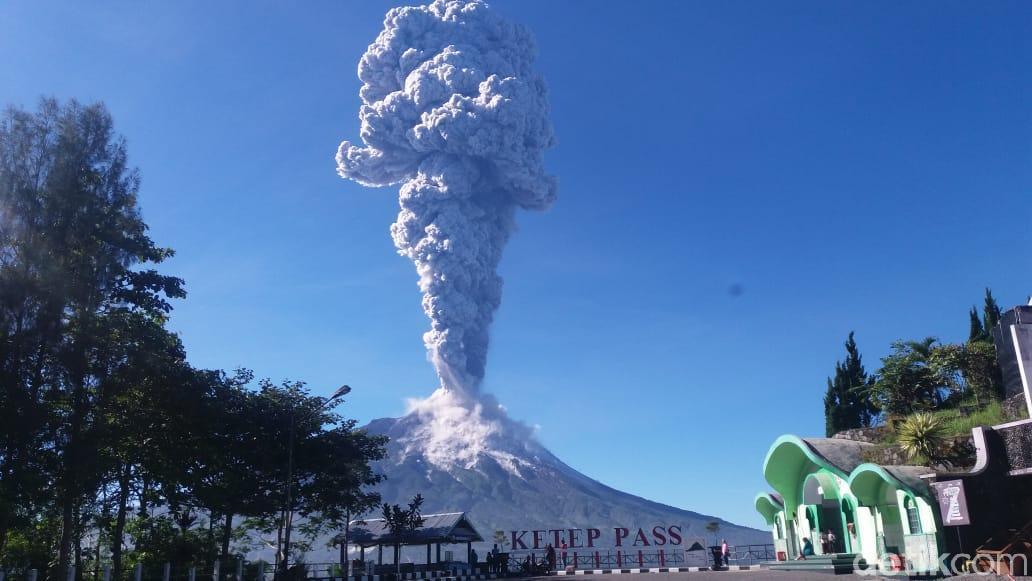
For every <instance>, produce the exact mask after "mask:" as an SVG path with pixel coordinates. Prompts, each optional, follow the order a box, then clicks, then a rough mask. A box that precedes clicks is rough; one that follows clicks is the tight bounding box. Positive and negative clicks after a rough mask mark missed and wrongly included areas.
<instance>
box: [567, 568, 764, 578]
mask: <svg viewBox="0 0 1032 581" xmlns="http://www.w3.org/2000/svg"><path fill="white" fill-rule="evenodd" d="M759 568H760V566H759V565H731V566H729V567H723V568H721V569H717V570H718V571H749V570H752V569H759ZM711 570H713V569H712V568H710V567H653V568H649V569H578V570H576V571H573V572H571V573H567V572H566V571H554V572H552V573H549V574H550V575H555V576H557V577H566V576H571V575H572V576H576V575H640V574H649V573H698V572H699V571H711Z"/></svg>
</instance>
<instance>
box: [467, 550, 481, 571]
mask: <svg viewBox="0 0 1032 581" xmlns="http://www.w3.org/2000/svg"><path fill="white" fill-rule="evenodd" d="M478 558H479V557H477V550H476V549H471V550H470V552H469V566H470V568H471V569H472V570H473V574H474V575H476V574H477V559H478Z"/></svg>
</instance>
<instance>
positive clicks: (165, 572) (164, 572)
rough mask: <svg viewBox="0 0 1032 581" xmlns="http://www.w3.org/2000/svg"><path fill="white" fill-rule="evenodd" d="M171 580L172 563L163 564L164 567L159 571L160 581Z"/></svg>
mask: <svg viewBox="0 0 1032 581" xmlns="http://www.w3.org/2000/svg"><path fill="white" fill-rule="evenodd" d="M171 579H172V563H165V566H164V567H163V568H162V569H161V581H170V580H171Z"/></svg>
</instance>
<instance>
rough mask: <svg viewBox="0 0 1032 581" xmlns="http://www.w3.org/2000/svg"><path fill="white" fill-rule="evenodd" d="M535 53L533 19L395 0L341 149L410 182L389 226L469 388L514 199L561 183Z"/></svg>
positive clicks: (468, 392) (340, 165)
mask: <svg viewBox="0 0 1032 581" xmlns="http://www.w3.org/2000/svg"><path fill="white" fill-rule="evenodd" d="M534 56H535V49H534V42H533V38H532V37H531V35H530V33H529V32H528V31H527V30H526V29H525V28H524V27H522V26H519V25H517V24H514V23H511V22H507V21H505V20H503V19H502V18H501V17H499V16H498V15H497V14H495V13H494V12H492V11H491V10H490V9H489V8H488V6H487V4H485V3H484V2H482V1H480V0H473V1H459V0H450V1H444V0H437V1H435V2H433V3H432V4H430V5H428V6H415V7H403V8H394V9H392V10H391V11H390V12H388V13H387V17H386V19H385V20H384V29H383V30H382V31H381V32H380V34H379V36H377V38H376V40H375V41H374V42H373V43H372V44H371V45H369V48H368V50H366V52H365V54H364V55H363V56H362V59H361V62H360V63H359V67H358V77H359V79H360V80H361V81H362V83H363V85H362V89H361V93H360V96H361V98H362V107H361V110H360V112H359V117H360V118H361V122H362V128H361V133H360V135H361V138H362V143H363V145H361V146H358V145H354V144H352V143H350V142H348V141H345V142H343V143H341V144H340V148H339V149H338V151H337V172H338V173H339V174H340V175H341V176H342V177H344V178H346V179H352V180H355V181H357V182H358V183H361V184H363V185H367V186H388V185H393V184H401V188H400V196H399V202H400V205H401V211H400V212H399V214H398V219H397V221H396V222H395V223H394V224H392V225H391V235H392V237H393V239H394V244H395V246H396V247H397V248H398V253H399V254H402V255H403V256H407V257H408V258H409V259H411V260H412V261H413V262H414V263H415V265H416V270H417V272H418V274H419V288H420V290H422V292H423V310H424V311H425V312H426V314H427V316H428V317H429V318H430V322H431V327H430V330H429V331H427V332H426V333H425V334H424V335H423V341H424V343H425V344H426V347H427V351H428V353H429V357H430V360H431V361H432V362H433V364H434V367H435V368H436V370H437V374H438V376H439V377H440V379H441V385H442V387H444V388H445V389H449V390H455V391H456V392H458V394H461V395H463V396H478V394H479V386H480V383H481V381H482V380H483V378H484V367H485V365H486V360H487V348H488V330H489V327H490V325H491V321H492V319H493V318H494V313H495V311H496V310H497V309H498V306H499V304H500V303H501V296H502V279H501V277H500V276H499V275H498V273H497V269H498V263H499V261H500V260H501V257H502V250H503V248H504V247H505V244H506V242H507V241H508V239H509V236H510V235H511V234H512V232H513V231H514V229H515V221H514V218H515V212H516V210H517V208H523V209H528V210H543V209H546V208H548V207H549V206H551V204H552V203H553V202H554V200H555V197H556V179H555V177H553V176H550V175H547V174H546V173H545V170H544V166H543V159H542V157H543V155H542V154H543V152H544V150H545V149H547V148H548V147H551V146H552V145H553V144H554V142H555V138H554V135H553V133H552V125H551V122H550V121H549V116H548V102H547V94H546V90H545V86H544V83H543V81H542V79H541V77H540V76H539V75H538V74H537V73H535V72H534V70H533V67H532V65H533V61H534Z"/></svg>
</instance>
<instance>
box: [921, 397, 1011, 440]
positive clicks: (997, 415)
mask: <svg viewBox="0 0 1032 581" xmlns="http://www.w3.org/2000/svg"><path fill="white" fill-rule="evenodd" d="M935 415H936V416H937V417H940V418H942V419H943V421H944V423H945V429H946V433H947V434H948V435H950V436H966V435H968V434H970V433H971V428H974V427H975V426H995V425H996V424H1002V423H1004V422H1006V421H1007V418H1006V416H1005V415H1004V413H1003V406H1001V405H1000V402H998V401H993V402H990V403H988V404H987V405H985V406H984V407H982V408H980V409H977V410H974V411H972V412H971V413H969V414H966V415H965V414H962V413H961V412H960V410H958V409H945V410H939V411H937V412H935Z"/></svg>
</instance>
